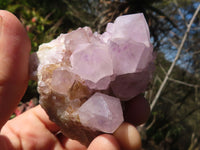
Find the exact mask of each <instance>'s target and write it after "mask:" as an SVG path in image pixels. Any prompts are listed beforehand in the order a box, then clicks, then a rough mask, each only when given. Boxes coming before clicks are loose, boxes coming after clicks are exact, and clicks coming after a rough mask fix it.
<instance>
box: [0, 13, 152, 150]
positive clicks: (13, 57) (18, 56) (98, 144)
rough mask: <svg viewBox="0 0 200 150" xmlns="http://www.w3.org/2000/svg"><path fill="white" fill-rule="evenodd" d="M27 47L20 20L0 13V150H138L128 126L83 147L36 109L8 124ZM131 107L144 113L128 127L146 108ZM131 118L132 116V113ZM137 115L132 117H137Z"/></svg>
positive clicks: (24, 75) (22, 83)
mask: <svg viewBox="0 0 200 150" xmlns="http://www.w3.org/2000/svg"><path fill="white" fill-rule="evenodd" d="M30 45H31V44H30V40H29V38H28V36H27V33H26V31H25V29H24V27H23V26H22V24H21V23H20V21H19V20H18V19H17V18H16V17H15V16H14V15H13V14H11V13H9V12H7V11H4V10H0V129H1V130H0V131H1V132H0V147H1V149H2V150H41V149H42V150H86V149H88V150H94V149H95V150H120V149H126V150H129V149H132V150H137V149H140V148H141V140H140V135H139V133H138V132H137V130H136V128H135V127H134V126H133V125H131V124H129V123H123V124H122V125H121V126H120V127H119V128H118V129H117V130H116V132H115V133H114V134H113V135H110V134H103V135H100V136H98V137H96V138H95V139H94V140H93V141H92V142H91V144H90V145H89V147H88V148H86V147H85V146H83V145H81V144H80V143H79V142H78V141H74V140H71V139H68V138H67V137H64V136H63V135H62V134H57V133H58V131H59V130H60V129H59V127H58V126H57V125H56V124H54V123H53V122H51V121H50V120H49V118H48V116H47V114H46V113H45V111H44V110H43V109H42V108H41V107H40V106H36V107H34V108H32V109H30V110H28V111H26V112H25V113H23V114H21V115H19V116H18V117H15V118H14V119H12V120H9V121H8V119H9V117H10V115H11V114H12V112H13V110H14V109H15V108H16V106H17V104H18V103H19V101H20V99H21V98H22V97H23V95H24V92H25V90H26V88H27V84H28V61H29V53H30V50H31V46H30ZM131 105H133V108H134V107H136V105H138V106H139V107H142V110H145V111H144V113H145V114H144V113H142V112H141V111H140V110H138V113H137V114H138V115H139V116H140V115H141V117H144V118H143V119H142V121H141V119H138V121H137V119H136V120H134V123H132V124H140V123H141V122H143V121H145V120H146V119H147V117H148V113H149V111H148V109H149V106H147V105H146V104H145V105H143V104H142V103H140V102H139V101H138V102H137V103H136V104H131ZM146 110H147V111H146ZM132 116H133V117H134V114H133V115H132ZM139 116H138V117H136V118H140V117H139ZM145 116H146V118H145ZM129 118H130V117H129ZM130 120H131V119H130Z"/></svg>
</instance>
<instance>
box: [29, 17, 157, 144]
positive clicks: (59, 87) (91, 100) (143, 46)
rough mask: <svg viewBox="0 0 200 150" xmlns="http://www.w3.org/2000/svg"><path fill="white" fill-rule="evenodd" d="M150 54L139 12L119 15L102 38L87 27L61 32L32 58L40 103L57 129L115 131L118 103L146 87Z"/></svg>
mask: <svg viewBox="0 0 200 150" xmlns="http://www.w3.org/2000/svg"><path fill="white" fill-rule="evenodd" d="M152 50H153V48H152V45H151V43H150V35H149V29H148V26H147V23H146V21H145V18H144V16H143V14H141V13H139V14H133V15H125V16H120V17H118V18H117V19H116V20H115V21H114V23H109V24H108V25H107V27H106V31H105V32H104V33H103V34H98V33H96V32H95V33H93V32H92V31H91V29H90V28H89V27H84V28H78V29H77V30H74V31H72V32H70V33H67V34H61V35H60V36H59V37H58V38H56V39H55V40H53V41H51V42H49V43H45V44H42V45H40V47H39V51H38V52H37V53H35V54H33V55H32V56H31V75H32V76H37V78H38V91H39V93H40V103H41V105H42V106H43V108H44V109H45V110H46V111H47V113H48V114H49V115H50V118H51V119H52V120H53V121H55V122H57V123H58V124H59V125H60V126H61V127H63V125H62V124H65V125H64V126H67V127H68V128H72V127H73V126H76V123H77V122H79V123H80V124H81V125H82V126H84V127H86V128H89V130H90V129H91V130H92V131H101V132H106V133H113V132H114V131H115V130H116V129H117V128H118V127H119V125H120V124H121V123H122V122H123V111H122V107H121V103H120V101H127V100H130V99H132V98H133V97H135V96H136V95H138V94H140V93H141V92H143V91H144V90H145V89H146V87H147V84H148V82H149V79H150V76H151V72H152V71H151V70H152V60H153V56H152ZM52 107H56V108H52ZM66 118H67V119H66ZM62 119H65V121H63V120H62ZM70 121H72V122H76V123H75V124H73V123H72V124H71V122H70ZM65 130H67V129H65ZM71 130H72V129H71ZM75 130H78V129H75ZM75 130H74V131H73V132H75ZM87 130H88V129H87ZM64 132H65V133H66V132H70V131H69V130H67V131H64ZM73 134H76V133H73ZM79 134H80V133H79ZM65 135H67V136H71V137H73V136H72V135H71V134H68V133H66V134H65ZM77 136H78V133H77ZM82 136H83V135H82ZM75 139H77V138H75ZM80 141H81V140H80ZM82 143H84V141H82Z"/></svg>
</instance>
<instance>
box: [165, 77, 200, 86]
mask: <svg viewBox="0 0 200 150" xmlns="http://www.w3.org/2000/svg"><path fill="white" fill-rule="evenodd" d="M168 80H170V81H173V82H176V83H179V84H182V85H185V86H189V87H193V88H196V87H197V88H198V87H200V85H196V84H190V83H187V82H183V81H180V80H176V79H173V78H168Z"/></svg>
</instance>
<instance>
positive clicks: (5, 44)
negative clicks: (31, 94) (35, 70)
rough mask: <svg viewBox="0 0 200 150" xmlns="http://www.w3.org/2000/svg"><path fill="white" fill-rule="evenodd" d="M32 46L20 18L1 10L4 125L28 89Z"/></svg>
mask: <svg viewBox="0 0 200 150" xmlns="http://www.w3.org/2000/svg"><path fill="white" fill-rule="evenodd" d="M30 49H31V46H30V40H29V38H28V36H27V33H26V31H25V29H24V27H23V26H22V24H21V23H20V21H19V20H18V19H17V18H16V17H15V16H14V15H13V14H11V13H9V12H7V11H4V10H0V129H1V127H2V126H3V124H4V123H5V122H6V121H7V119H8V118H9V117H10V115H11V114H12V112H13V110H14V109H15V107H16V105H17V104H18V102H19V101H20V99H21V98H22V96H23V94H24V92H25V90H26V86H27V83H28V61H29V52H30Z"/></svg>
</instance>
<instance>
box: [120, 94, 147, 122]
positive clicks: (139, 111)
mask: <svg viewBox="0 0 200 150" xmlns="http://www.w3.org/2000/svg"><path fill="white" fill-rule="evenodd" d="M125 110H126V111H125V112H124V116H125V121H126V122H129V123H131V124H133V125H134V126H138V125H140V124H142V123H144V122H146V121H147V119H148V117H149V114H150V106H149V103H148V102H147V100H146V99H145V98H144V97H143V96H142V95H139V96H137V97H135V98H134V99H132V100H129V101H127V102H126V104H125Z"/></svg>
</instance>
